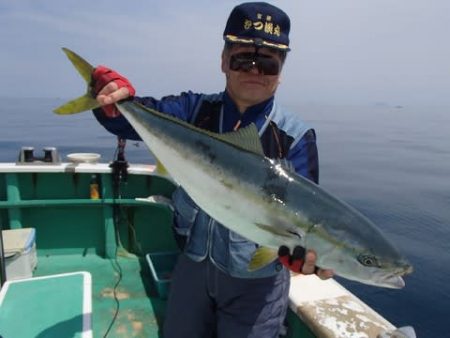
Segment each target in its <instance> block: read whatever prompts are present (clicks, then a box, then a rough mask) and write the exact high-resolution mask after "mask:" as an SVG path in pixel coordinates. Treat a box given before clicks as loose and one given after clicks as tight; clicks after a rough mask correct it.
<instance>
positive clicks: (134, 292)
mask: <svg viewBox="0 0 450 338" xmlns="http://www.w3.org/2000/svg"><path fill="white" fill-rule="evenodd" d="M75 271H87V272H89V273H90V274H91V276H92V329H93V336H94V337H104V336H105V334H106V333H107V332H108V335H107V337H161V327H162V326H161V323H162V321H163V316H164V312H165V300H163V299H161V298H159V296H158V294H157V290H156V287H155V285H154V282H153V280H152V277H151V275H150V269H149V267H148V265H147V263H146V262H145V260H144V259H143V258H138V257H136V256H134V255H128V256H127V257H123V256H119V257H118V258H117V260H115V259H106V258H102V257H99V256H98V255H95V254H87V255H84V256H79V255H46V256H39V257H38V267H37V269H36V270H35V273H34V275H35V276H46V275H52V274H59V273H68V272H75ZM139 277H140V278H139ZM116 285H117V287H116ZM42 297H46V295H42ZM55 311H58V309H55ZM108 330H109V331H108Z"/></svg>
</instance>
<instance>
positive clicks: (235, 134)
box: [216, 123, 264, 156]
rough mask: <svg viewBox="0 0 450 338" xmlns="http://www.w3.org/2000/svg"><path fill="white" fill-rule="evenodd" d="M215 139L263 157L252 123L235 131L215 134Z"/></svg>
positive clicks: (254, 126) (256, 131) (259, 141)
mask: <svg viewBox="0 0 450 338" xmlns="http://www.w3.org/2000/svg"><path fill="white" fill-rule="evenodd" d="M216 137H217V138H219V139H221V140H222V141H224V142H227V143H230V144H233V145H234V146H236V147H239V148H241V149H244V150H247V151H249V152H252V153H255V154H258V155H261V156H264V151H263V148H262V145H261V140H260V139H259V134H258V129H257V128H256V125H255V124H254V123H252V124H250V125H248V126H247V127H245V128H242V129H238V130H236V131H232V132H229V133H225V134H217V135H216Z"/></svg>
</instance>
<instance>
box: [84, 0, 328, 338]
mask: <svg viewBox="0 0 450 338" xmlns="http://www.w3.org/2000/svg"><path fill="white" fill-rule="evenodd" d="M289 30H290V20H289V17H288V16H287V15H286V13H284V12H283V11H282V10H280V9H279V8H277V7H275V6H272V5H270V4H267V3H263V2H255V3H244V4H241V5H239V6H236V7H235V8H234V9H233V11H232V12H231V14H230V17H229V19H228V21H227V24H226V27H225V31H224V40H225V46H224V49H223V52H222V64H221V68H222V72H223V73H224V74H225V76H226V89H225V91H224V92H222V93H219V94H212V95H206V94H195V93H192V92H185V93H182V94H180V95H178V96H168V97H164V98H162V99H160V100H157V99H154V98H152V97H134V94H135V90H134V88H133V87H132V85H131V84H130V83H129V81H128V80H127V79H126V78H124V77H123V76H121V75H120V74H118V73H117V72H115V71H112V70H110V69H108V68H105V67H102V66H100V67H97V68H96V69H95V71H94V74H93V78H94V81H95V83H94V88H95V90H96V92H97V93H98V95H97V100H98V101H99V102H100V103H101V104H102V105H103V106H102V108H101V109H97V110H95V111H94V113H95V116H96V117H97V119H98V120H99V122H100V123H102V124H103V125H104V126H105V128H107V129H108V130H109V131H111V132H112V133H114V134H116V135H119V136H121V137H124V138H131V139H139V136H138V135H137V134H136V132H135V131H134V130H133V128H132V127H131V126H130V125H129V124H128V122H127V121H126V120H125V119H124V118H123V117H122V116H121V115H120V113H119V112H118V111H117V109H116V108H115V106H114V105H111V104H112V103H114V102H117V101H118V100H122V99H133V100H136V101H138V102H141V103H143V104H144V105H146V106H149V107H151V108H154V109H156V110H159V111H161V112H164V113H167V114H171V115H174V116H177V117H178V118H181V119H183V120H185V121H188V122H190V123H192V124H194V125H196V126H198V127H200V128H204V129H208V130H211V131H214V132H217V133H225V132H231V131H233V130H237V129H239V128H241V127H245V126H247V125H249V124H250V123H254V124H255V125H256V126H257V127H258V130H259V133H260V136H261V143H262V146H263V149H264V152H265V155H266V156H267V157H271V158H277V159H281V160H284V161H286V163H290V165H291V166H292V167H293V169H294V170H295V171H296V172H297V173H298V174H300V175H303V176H305V177H307V178H309V179H311V180H313V181H315V182H316V183H317V182H318V157H317V148H316V137H315V132H314V130H313V129H311V128H309V127H308V126H307V125H306V124H305V123H303V122H302V121H301V120H300V118H299V117H298V115H296V114H292V113H289V112H287V111H285V110H284V109H282V108H281V107H280V106H278V105H277V104H276V103H275V100H274V94H275V92H276V89H277V87H278V85H279V81H280V72H281V69H282V67H283V64H284V61H285V58H286V56H287V52H288V51H289ZM205 189H208V187H206V186H205ZM173 202H174V206H175V221H174V227H175V230H176V233H177V235H178V237H179V238H181V239H183V247H184V253H183V254H182V255H180V258H179V261H178V263H177V266H176V268H175V271H174V273H173V277H172V284H171V293H170V296H169V300H168V310H167V316H166V319H165V325H164V336H165V337H167V338H172V337H187V338H194V337H198V338H208V337H223V338H227V337H230V338H239V337H278V335H279V333H280V330H281V328H282V324H283V320H284V317H285V314H286V310H287V305H288V291H289V277H290V275H289V271H288V270H287V269H285V268H283V265H285V266H287V267H288V268H289V269H291V270H294V271H297V272H302V273H305V274H311V273H314V272H315V273H317V274H318V275H319V277H321V278H324V279H325V278H329V277H331V276H332V272H331V271H329V270H321V269H316V267H315V261H316V256H315V253H314V252H312V251H309V252H308V253H306V255H305V253H304V250H303V249H302V248H296V250H294V253H292V255H291V254H290V252H289V249H288V248H286V247H282V248H280V252H279V254H280V259H279V260H276V261H274V262H273V263H271V264H270V265H268V266H266V267H264V268H261V269H259V270H257V271H254V272H249V271H248V269H247V266H248V263H249V261H250V259H251V257H252V254H253V252H254V251H255V249H256V248H257V244H256V243H253V242H250V241H248V240H247V239H245V238H243V237H241V236H239V235H238V234H236V233H234V232H232V231H230V230H228V229H227V228H225V227H224V226H222V225H221V224H219V223H218V222H216V221H215V220H213V219H211V218H210V217H209V216H208V215H207V214H206V213H205V212H204V211H203V210H201V209H200V208H199V207H198V206H197V205H196V204H195V203H194V202H193V201H192V200H191V199H190V198H189V196H188V195H187V194H186V192H185V191H184V190H183V189H182V188H181V187H180V188H178V189H177V190H176V191H175V193H174V194H173ZM236 203H240V202H239V201H236ZM281 263H282V264H283V265H282V264H281Z"/></svg>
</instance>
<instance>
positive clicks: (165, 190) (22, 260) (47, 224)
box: [0, 148, 396, 338]
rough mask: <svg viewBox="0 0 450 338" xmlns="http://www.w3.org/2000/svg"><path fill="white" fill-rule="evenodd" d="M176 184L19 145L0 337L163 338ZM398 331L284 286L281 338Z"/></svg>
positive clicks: (5, 178) (323, 293)
mask: <svg viewBox="0 0 450 338" xmlns="http://www.w3.org/2000/svg"><path fill="white" fill-rule="evenodd" d="M175 187H176V185H175V183H174V182H173V181H172V180H171V179H170V178H168V177H166V176H164V175H160V174H158V173H157V171H156V170H155V166H154V165H140V164H130V163H127V162H126V161H125V160H124V157H120V156H119V157H118V158H117V160H116V161H114V162H112V163H102V162H101V161H100V160H99V158H98V156H97V155H96V154H86V153H79V154H72V155H71V156H69V159H68V161H65V162H61V161H60V156H59V155H58V152H57V149H56V148H49V149H45V150H44V156H43V157H42V158H37V157H35V156H34V154H33V149H30V148H23V149H22V150H21V151H20V155H19V160H18V162H16V163H0V226H1V228H2V229H3V231H2V232H1V233H2V234H3V240H2V241H0V244H1V245H0V249H1V250H0V251H1V252H2V255H1V263H2V264H1V267H2V269H1V270H0V271H1V272H2V273H1V277H2V288H1V290H0V337H2V338H28V337H162V323H163V322H164V315H165V307H166V300H167V295H168V293H169V292H170V274H171V271H172V269H173V266H174V264H175V262H176V259H177V257H178V255H179V249H178V246H177V243H176V241H175V239H174V236H173V231H172V209H171V205H170V197H171V194H172V192H173V191H174V189H175ZM0 238H1V237H0ZM2 243H3V244H2ZM395 329H396V328H395V326H394V325H393V324H391V323H390V322H389V321H388V320H387V319H385V318H383V317H382V316H381V315H380V314H378V313H376V312H375V311H374V310H373V309H371V308H370V307H369V306H368V305H366V304H365V303H364V302H362V301H361V300H360V299H358V298H357V297H356V296H354V295H353V294H352V293H351V292H349V291H348V290H347V289H345V288H344V287H343V286H342V285H340V284H339V283H338V282H336V281H335V280H333V279H330V280H327V281H322V280H320V279H318V278H317V277H316V276H315V275H310V276H305V275H293V276H292V277H291V289H290V309H289V312H288V315H287V318H286V332H285V333H284V335H283V336H284V337H292V338H293V337H306V338H308V337H345V338H350V337H378V335H380V334H382V333H383V332H392V331H394V330H395ZM389 336H390V335H388V336H386V337H389Z"/></svg>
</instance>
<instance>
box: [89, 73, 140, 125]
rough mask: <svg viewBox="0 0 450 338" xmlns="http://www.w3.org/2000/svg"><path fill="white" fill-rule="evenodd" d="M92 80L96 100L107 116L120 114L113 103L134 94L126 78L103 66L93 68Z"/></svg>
mask: <svg viewBox="0 0 450 338" xmlns="http://www.w3.org/2000/svg"><path fill="white" fill-rule="evenodd" d="M92 81H93V83H92V87H93V90H94V94H95V95H96V100H97V101H98V102H99V103H100V104H101V105H102V109H103V112H104V113H105V115H106V116H108V117H117V116H119V115H120V112H119V110H118V109H117V108H116V106H115V105H114V103H116V102H118V101H120V100H124V99H127V98H129V97H131V96H134V94H135V93H136V91H135V90H134V88H133V86H132V85H131V83H130V81H128V79H127V78H125V77H124V76H122V75H120V74H119V73H117V72H116V71H114V70H112V69H109V68H107V67H104V66H98V67H97V68H95V69H94V72H93V73H92Z"/></svg>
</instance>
